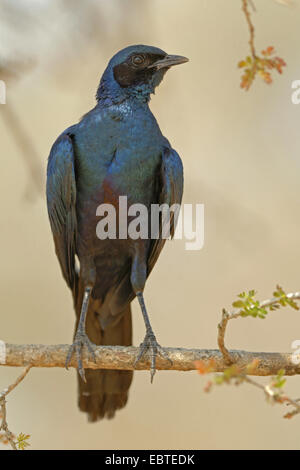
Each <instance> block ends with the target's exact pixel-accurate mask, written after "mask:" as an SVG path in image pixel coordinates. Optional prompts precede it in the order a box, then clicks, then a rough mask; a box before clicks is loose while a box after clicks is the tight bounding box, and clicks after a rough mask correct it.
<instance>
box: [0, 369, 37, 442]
mask: <svg viewBox="0 0 300 470" xmlns="http://www.w3.org/2000/svg"><path fill="white" fill-rule="evenodd" d="M30 369H31V366H30V365H28V366H27V367H25V369H24V370H23V372H22V374H20V375H19V376H18V377H17V379H16V380H15V381H14V382H13V383H12V384H11V385H9V386H8V387H6V388H5V389H4V390H2V392H1V393H0V409H1V417H2V422H1V425H0V431H3V432H4V435H5V437H6V439H7V440H8V442H9V443H10V445H11V447H12V449H13V450H18V449H17V446H16V443H15V440H14V439H15V437H14V435H13V433H12V432H11V431H10V430H9V428H8V424H7V419H6V400H5V398H6V396H7V395H8V394H9V393H10V392H11V391H12V390H13V389H14V388H16V386H17V385H19V383H20V382H22V380H23V379H24V378H25V377H26V375H27V374H28V372H29V370H30Z"/></svg>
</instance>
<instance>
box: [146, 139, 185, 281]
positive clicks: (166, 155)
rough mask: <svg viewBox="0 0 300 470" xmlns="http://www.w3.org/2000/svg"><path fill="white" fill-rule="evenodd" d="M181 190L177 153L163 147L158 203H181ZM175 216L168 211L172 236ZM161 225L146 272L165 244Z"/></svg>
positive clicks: (151, 250) (181, 168)
mask: <svg viewBox="0 0 300 470" xmlns="http://www.w3.org/2000/svg"><path fill="white" fill-rule="evenodd" d="M182 192H183V166H182V162H181V159H180V157H179V155H178V153H177V152H176V151H175V150H174V149H172V148H167V147H165V148H164V150H163V153H162V163H161V184H160V195H159V204H168V206H169V207H171V206H172V205H173V204H181V199H182ZM176 222H177V220H176V217H174V213H173V212H172V211H171V212H170V235H171V237H173V236H174V233H175V228H176ZM161 234H162V227H160V236H159V238H158V239H157V240H153V243H152V245H151V248H150V253H149V258H148V273H150V271H151V270H152V269H153V267H154V265H155V263H156V261H157V258H158V256H159V254H160V252H161V250H162V248H163V246H164V244H165V241H166V240H165V239H163V238H162V237H161Z"/></svg>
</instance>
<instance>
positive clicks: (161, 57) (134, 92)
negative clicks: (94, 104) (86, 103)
mask: <svg viewBox="0 0 300 470" xmlns="http://www.w3.org/2000/svg"><path fill="white" fill-rule="evenodd" d="M187 61H188V59H187V58H186V57H182V56H179V55H169V54H167V53H166V52H164V51H163V50H161V49H158V48H157V47H152V46H144V45H136V46H129V47H126V48H125V49H122V50H121V51H119V52H118V53H117V54H115V55H114V56H113V58H112V59H111V60H110V62H109V64H108V66H107V68H106V70H105V72H104V74H103V76H102V78H101V82H100V85H99V88H98V91H97V95H96V97H97V100H98V101H100V102H103V103H107V104H109V103H118V102H122V101H124V100H125V99H127V98H136V99H138V100H140V101H142V102H147V101H149V98H150V94H151V93H154V90H155V88H156V87H157V86H158V85H159V84H160V82H161V81H162V79H163V77H164V74H165V73H166V71H167V70H169V68H170V67H172V66H173V65H177V64H183V63H184V62H187Z"/></svg>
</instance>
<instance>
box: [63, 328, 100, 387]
mask: <svg viewBox="0 0 300 470" xmlns="http://www.w3.org/2000/svg"><path fill="white" fill-rule="evenodd" d="M84 346H86V348H87V350H88V351H89V352H90V353H91V355H92V357H93V360H94V362H96V355H95V351H94V344H93V343H92V342H91V341H90V340H89V338H88V337H87V334H86V333H85V331H83V330H80V329H78V330H77V332H76V335H75V338H74V341H73V344H72V345H71V346H70V347H69V351H68V354H67V358H66V363H65V365H66V369H68V365H69V363H70V361H71V358H72V356H73V353H74V352H75V354H76V358H77V368H78V372H79V375H80V377H81V378H82V380H83V381H84V382H86V378H85V373H84V368H83V366H82V349H83V347H84Z"/></svg>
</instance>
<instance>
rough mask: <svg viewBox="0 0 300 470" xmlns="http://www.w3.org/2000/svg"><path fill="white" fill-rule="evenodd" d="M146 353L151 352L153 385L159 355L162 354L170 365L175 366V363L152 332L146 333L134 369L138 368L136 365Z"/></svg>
mask: <svg viewBox="0 0 300 470" xmlns="http://www.w3.org/2000/svg"><path fill="white" fill-rule="evenodd" d="M146 351H149V355H150V361H151V366H150V374H151V383H152V382H153V377H154V375H155V372H156V356H157V355H158V354H160V355H161V356H162V357H163V358H164V359H167V360H168V361H169V362H170V364H173V363H172V361H171V359H170V358H169V355H168V353H167V351H165V350H164V349H163V348H162V347H161V346H160V345H159V344H158V342H157V341H156V337H155V335H154V333H153V332H152V331H151V332H147V333H146V336H145V338H144V341H143V342H142V343H141V344H140V347H139V352H138V355H137V358H136V360H135V361H134V367H135V366H136V364H137V363H138V362H139V360H140V359H141V358H142V356H143V355H144V354H145V352H146Z"/></svg>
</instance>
